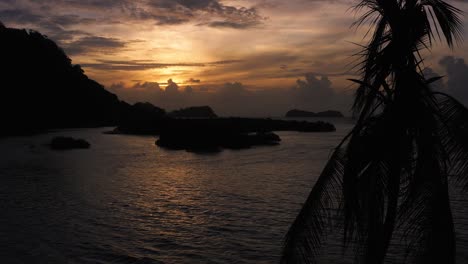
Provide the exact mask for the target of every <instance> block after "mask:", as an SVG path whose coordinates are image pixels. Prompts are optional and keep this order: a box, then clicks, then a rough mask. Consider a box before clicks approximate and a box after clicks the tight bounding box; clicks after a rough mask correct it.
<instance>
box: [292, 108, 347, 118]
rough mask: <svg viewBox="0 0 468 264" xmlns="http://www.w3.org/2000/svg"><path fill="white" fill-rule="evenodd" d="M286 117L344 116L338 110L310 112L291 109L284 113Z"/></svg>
mask: <svg viewBox="0 0 468 264" xmlns="http://www.w3.org/2000/svg"><path fill="white" fill-rule="evenodd" d="M286 117H344V116H343V114H342V113H341V112H339V111H335V110H328V111H323V112H318V113H315V112H310V111H304V110H298V109H293V110H290V111H288V112H287V113H286Z"/></svg>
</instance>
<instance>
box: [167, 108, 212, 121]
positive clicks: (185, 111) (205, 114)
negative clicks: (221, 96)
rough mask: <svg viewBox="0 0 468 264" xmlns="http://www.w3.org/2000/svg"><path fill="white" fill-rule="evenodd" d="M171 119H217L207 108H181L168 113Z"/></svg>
mask: <svg viewBox="0 0 468 264" xmlns="http://www.w3.org/2000/svg"><path fill="white" fill-rule="evenodd" d="M169 116H171V117H177V118H216V117H218V116H217V115H216V114H215V112H214V111H213V109H211V107H209V106H192V107H187V108H182V109H179V110H175V111H172V112H170V113H169Z"/></svg>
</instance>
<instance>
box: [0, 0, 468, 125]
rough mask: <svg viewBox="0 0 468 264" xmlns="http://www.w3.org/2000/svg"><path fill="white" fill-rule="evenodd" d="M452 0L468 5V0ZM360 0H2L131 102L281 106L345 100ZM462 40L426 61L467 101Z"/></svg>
mask: <svg viewBox="0 0 468 264" xmlns="http://www.w3.org/2000/svg"><path fill="white" fill-rule="evenodd" d="M448 2H450V3H451V4H453V5H455V6H456V7H458V8H460V9H461V10H463V11H464V12H468V1H464V0H451V1H448ZM356 3H357V1H355V0H288V1H283V0H249V1H247V0H229V1H228V0H226V1H223V0H47V1H46V0H0V21H2V22H3V23H4V24H5V25H6V26H8V27H16V28H29V29H33V30H37V31H39V32H41V33H43V34H45V35H47V36H48V37H49V38H51V39H52V40H54V41H56V42H57V43H58V44H59V45H60V46H61V47H62V48H63V49H64V50H65V52H66V53H67V54H68V56H69V57H70V58H71V59H72V60H73V63H74V64H80V65H81V66H82V68H83V69H84V70H85V73H86V74H87V75H88V76H89V77H90V78H92V79H95V80H97V81H98V82H100V83H101V84H103V85H104V86H105V87H106V89H108V90H109V91H111V92H114V93H116V94H117V95H119V97H120V98H122V99H123V100H126V101H128V102H130V103H134V102H137V101H147V102H151V103H153V104H155V105H158V106H160V107H163V108H165V109H168V110H172V109H177V108H181V107H186V106H191V105H210V106H212V107H213V108H214V110H215V111H216V112H217V113H219V114H221V115H242V116H249V115H255V116H279V115H284V113H285V111H287V110H289V109H292V108H299V109H304V110H310V111H323V110H328V109H337V110H341V111H343V112H347V110H349V105H350V102H351V100H352V92H353V87H352V86H351V84H350V82H349V81H347V79H348V78H352V77H355V75H354V72H353V71H352V67H351V66H352V65H353V62H354V61H355V57H353V56H352V55H353V54H354V53H356V52H358V51H359V49H360V48H359V46H358V45H357V44H363V45H364V44H365V43H366V40H365V39H364V35H365V31H366V28H365V27H362V28H359V29H356V28H353V27H350V26H351V24H352V23H353V21H355V20H356V18H357V15H358V14H356V13H355V12H354V11H353V10H352V9H350V7H352V6H353V4H356ZM464 23H465V28H468V21H467V20H466V19H464ZM464 35H465V38H466V36H468V33H467V29H465V34H464ZM467 48H468V43H466V42H465V43H462V44H460V45H459V46H457V47H456V48H455V49H454V50H450V49H448V48H446V47H445V46H444V44H443V43H436V44H435V46H434V48H433V50H432V51H431V52H426V53H425V57H426V58H427V60H426V65H425V66H426V67H428V68H430V70H432V71H434V72H437V73H439V74H443V75H445V76H446V78H445V79H444V82H445V83H444V86H445V87H446V89H451V90H453V91H454V94H457V96H459V97H460V100H462V101H465V100H466V102H467V103H468V93H466V92H464V91H462V90H463V86H464V83H468V79H467V78H468V77H466V76H468V67H467V65H466V63H465V60H467V59H468V49H467ZM465 81H466V82H465Z"/></svg>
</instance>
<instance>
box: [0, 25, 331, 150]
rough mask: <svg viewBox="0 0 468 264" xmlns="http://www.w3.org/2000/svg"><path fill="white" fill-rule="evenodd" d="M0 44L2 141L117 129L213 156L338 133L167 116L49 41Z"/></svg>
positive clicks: (8, 32) (16, 38)
mask: <svg viewBox="0 0 468 264" xmlns="http://www.w3.org/2000/svg"><path fill="white" fill-rule="evenodd" d="M0 39H2V41H0V55H1V58H2V60H1V61H0V72H2V80H0V81H1V82H2V99H3V100H2V103H1V104H0V118H1V119H2V122H3V123H2V128H3V129H2V130H1V132H0V136H1V135H3V136H5V135H20V134H21V135H27V134H32V133H36V132H43V131H47V130H49V129H57V128H71V127H98V126H117V128H116V129H115V130H114V131H113V132H112V133H123V134H138V135H160V140H159V143H158V145H160V146H164V147H168V148H182V149H199V148H202V149H203V148H205V149H210V148H220V147H222V148H245V147H251V146H254V145H274V144H277V143H278V142H279V140H280V139H279V137H278V136H277V135H275V134H273V133H271V132H272V131H302V132H330V131H335V127H334V126H333V125H332V124H329V123H324V122H299V121H284V120H272V119H260V118H218V117H217V115H216V113H215V112H214V111H213V110H212V109H211V108H210V107H209V106H198V107H189V108H184V109H180V110H176V111H173V112H170V113H169V114H167V113H166V111H165V110H164V109H161V108H159V107H156V106H153V105H152V104H150V103H136V104H134V105H130V104H128V103H126V102H124V101H121V100H119V98H118V97H117V96H116V95H115V94H112V93H110V92H108V91H107V90H105V89H104V87H103V86H102V85H101V84H99V83H97V82H96V81H93V80H91V79H89V78H88V77H87V76H86V75H85V74H84V71H83V70H82V69H81V67H80V66H79V65H74V64H72V61H71V59H70V58H69V57H68V56H67V55H66V54H65V52H64V51H63V50H62V49H61V48H60V47H59V46H57V44H55V43H54V42H53V41H52V40H50V39H48V38H47V37H46V36H44V35H42V34H40V33H38V32H36V31H32V30H25V29H12V28H6V27H0ZM53 143H54V144H52V145H54V146H58V148H68V146H70V147H75V146H84V145H85V144H83V145H80V144H78V143H77V142H75V141H73V140H72V139H63V138H60V139H58V141H56V142H55V141H54V142H53ZM75 143H76V145H75ZM79 143H82V142H79Z"/></svg>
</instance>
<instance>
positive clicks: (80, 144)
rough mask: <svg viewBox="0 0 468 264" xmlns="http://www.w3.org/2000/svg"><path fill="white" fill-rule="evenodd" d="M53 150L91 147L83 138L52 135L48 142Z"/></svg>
mask: <svg viewBox="0 0 468 264" xmlns="http://www.w3.org/2000/svg"><path fill="white" fill-rule="evenodd" d="M49 146H50V148H51V149H53V150H69V149H88V148H90V147H91V144H89V142H88V141H86V140H84V139H75V138H71V137H54V138H53V139H52V140H51V141H50V144H49Z"/></svg>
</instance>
